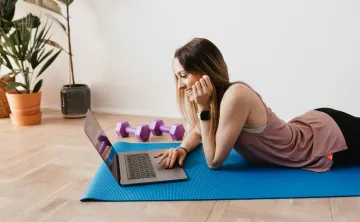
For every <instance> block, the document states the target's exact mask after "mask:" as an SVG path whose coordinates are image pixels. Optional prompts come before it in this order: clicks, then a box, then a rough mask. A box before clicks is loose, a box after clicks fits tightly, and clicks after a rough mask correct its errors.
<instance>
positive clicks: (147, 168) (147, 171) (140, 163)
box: [125, 153, 156, 180]
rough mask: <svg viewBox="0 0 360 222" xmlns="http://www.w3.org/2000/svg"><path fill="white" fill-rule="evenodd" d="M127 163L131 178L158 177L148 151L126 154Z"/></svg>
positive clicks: (128, 173)
mask: <svg viewBox="0 0 360 222" xmlns="http://www.w3.org/2000/svg"><path fill="white" fill-rule="evenodd" d="M125 164H126V167H127V168H128V170H127V176H128V179H129V180H134V179H145V178H153V177H156V174H155V171H154V169H153V166H152V164H151V160H150V156H149V154H147V153H139V154H130V155H125Z"/></svg>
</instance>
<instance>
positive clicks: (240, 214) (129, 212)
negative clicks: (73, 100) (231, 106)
mask: <svg viewBox="0 0 360 222" xmlns="http://www.w3.org/2000/svg"><path fill="white" fill-rule="evenodd" d="M43 112H44V115H43V121H42V124H41V125H36V126H28V127H17V126H14V125H12V123H11V121H10V119H9V118H2V119H1V118H0V149H1V155H0V221H1V222H4V221H72V222H73V221H88V222H90V221H122V222H125V221H167V222H170V221H196V222H197V221H244V222H245V221H281V222H283V221H290V222H296V221H314V222H320V221H337V222H340V221H341V222H350V221H354V222H358V221H360V198H322V199H282V200H275V199H274V200H238V201H186V202H173V201H171V202H125V203H122V202H116V203H106V202H86V203H82V202H80V201H79V199H80V198H81V197H82V195H83V193H84V191H85V190H86V188H87V186H88V184H89V183H90V182H91V179H92V177H93V176H94V174H95V173H96V171H97V169H98V167H99V165H100V164H101V159H100V158H99V156H98V155H97V154H96V152H95V150H94V148H93V147H92V144H91V143H90V141H89V140H88V139H87V137H86V135H85V134H84V131H83V123H84V119H77V120H67V119H63V118H62V117H61V114H60V112H59V111H51V110H43ZM95 116H96V117H97V118H98V120H99V122H100V124H101V125H102V126H103V128H104V129H105V131H106V132H107V133H108V136H109V138H110V140H111V141H113V142H115V141H120V140H121V141H129V142H135V141H136V140H134V139H133V137H131V138H129V139H120V138H117V137H116V135H115V133H114V130H113V129H114V127H115V124H116V122H117V121H123V120H128V121H130V123H131V124H133V125H138V124H143V123H150V122H151V121H152V119H153V118H152V117H135V116H120V115H109V114H98V113H96V114H95ZM164 121H165V123H166V124H172V123H175V122H178V121H179V120H176V119H164ZM151 141H152V142H171V140H170V138H169V137H168V136H166V135H165V136H162V137H152V138H151ZM359 189H360V188H359Z"/></svg>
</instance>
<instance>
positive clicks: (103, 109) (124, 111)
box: [41, 104, 181, 119]
mask: <svg viewBox="0 0 360 222" xmlns="http://www.w3.org/2000/svg"><path fill="white" fill-rule="evenodd" d="M41 107H42V108H44V109H52V110H59V111H60V110H61V107H60V106H59V105H54V104H41ZM92 111H94V112H100V113H109V114H118V115H133V116H149V117H162V118H175V119H179V118H181V116H180V114H178V115H176V114H174V115H169V114H166V113H164V112H159V111H158V110H131V109H119V108H117V109H115V108H109V107H93V108H92Z"/></svg>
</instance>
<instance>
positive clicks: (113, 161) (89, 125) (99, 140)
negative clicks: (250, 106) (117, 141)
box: [84, 110, 120, 182]
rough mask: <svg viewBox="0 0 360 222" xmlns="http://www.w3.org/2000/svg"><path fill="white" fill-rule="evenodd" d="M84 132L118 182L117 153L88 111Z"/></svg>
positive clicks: (118, 166)
mask: <svg viewBox="0 0 360 222" xmlns="http://www.w3.org/2000/svg"><path fill="white" fill-rule="evenodd" d="M84 131H85V133H86V135H87V136H88V138H89V140H90V141H91V142H92V144H93V145H94V147H95V149H96V151H97V153H98V154H99V155H100V157H101V159H102V160H103V161H104V162H105V164H106V165H107V167H108V168H109V170H110V171H111V173H112V175H113V176H114V177H115V179H116V181H118V182H120V165H119V158H118V155H117V152H116V150H115V149H114V147H113V146H112V144H111V142H110V140H109V139H108V137H107V136H106V134H105V132H104V131H103V129H102V128H101V126H100V124H99V122H98V121H97V120H96V119H95V117H94V115H93V113H92V112H91V111H90V110H88V112H87V114H86V119H85V125H84Z"/></svg>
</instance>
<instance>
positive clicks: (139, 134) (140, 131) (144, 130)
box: [115, 121, 150, 142]
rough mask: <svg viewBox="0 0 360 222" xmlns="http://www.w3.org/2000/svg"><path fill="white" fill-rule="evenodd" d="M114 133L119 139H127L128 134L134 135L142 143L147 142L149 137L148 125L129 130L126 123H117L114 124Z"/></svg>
mask: <svg viewBox="0 0 360 222" xmlns="http://www.w3.org/2000/svg"><path fill="white" fill-rule="evenodd" d="M115 132H116V134H117V135H118V136H121V137H128V136H129V134H135V136H136V138H137V139H138V140H140V141H143V142H145V141H148V140H149V137H150V128H149V125H140V126H138V127H136V128H131V127H130V125H129V123H128V122H127V121H126V122H118V123H117V124H116V128H115Z"/></svg>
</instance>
